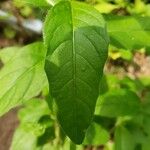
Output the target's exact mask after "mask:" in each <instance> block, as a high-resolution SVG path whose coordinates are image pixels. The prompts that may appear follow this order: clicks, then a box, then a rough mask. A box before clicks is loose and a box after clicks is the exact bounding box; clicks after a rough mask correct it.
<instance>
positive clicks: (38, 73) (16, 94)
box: [0, 42, 47, 115]
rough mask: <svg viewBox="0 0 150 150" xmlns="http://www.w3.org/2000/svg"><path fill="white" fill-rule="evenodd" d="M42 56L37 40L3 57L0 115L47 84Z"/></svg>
mask: <svg viewBox="0 0 150 150" xmlns="http://www.w3.org/2000/svg"><path fill="white" fill-rule="evenodd" d="M12 50H13V49H12ZM15 50H16V49H15ZM12 56H13V54H12ZM44 58H45V49H44V47H43V43H40V42H38V43H34V44H31V45H27V46H25V47H23V48H21V49H20V50H18V51H17V53H16V55H15V56H13V58H12V59H10V60H9V58H6V59H5V61H6V62H7V63H5V65H4V67H2V69H1V70H0V115H3V114H4V113H6V112H7V111H9V110H10V109H11V108H12V107H15V106H17V105H20V104H22V103H24V102H25V101H27V100H28V99H30V98H32V97H34V96H36V95H37V94H39V92H40V91H41V90H42V89H43V87H44V86H45V85H46V84H47V79H46V76H45V72H44ZM8 60H9V61H8Z"/></svg>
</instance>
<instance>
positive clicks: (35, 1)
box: [14, 0, 54, 7]
mask: <svg viewBox="0 0 150 150" xmlns="http://www.w3.org/2000/svg"><path fill="white" fill-rule="evenodd" d="M14 3H16V5H17V4H18V3H21V4H24V5H33V6H36V7H49V6H50V5H54V0H14Z"/></svg>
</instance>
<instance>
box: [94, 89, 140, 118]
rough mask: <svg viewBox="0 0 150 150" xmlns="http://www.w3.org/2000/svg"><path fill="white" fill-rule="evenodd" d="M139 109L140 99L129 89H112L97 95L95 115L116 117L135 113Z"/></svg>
mask: <svg viewBox="0 0 150 150" xmlns="http://www.w3.org/2000/svg"><path fill="white" fill-rule="evenodd" d="M139 109H140V99H139V97H138V96H137V95H136V94H135V93H134V92H132V91H129V90H125V89H124V90H112V91H109V92H107V93H106V94H104V95H102V96H100V97H99V99H98V102H97V104H96V111H95V114H96V115H101V116H106V117H118V116H125V115H135V114H137V113H138V112H139Z"/></svg>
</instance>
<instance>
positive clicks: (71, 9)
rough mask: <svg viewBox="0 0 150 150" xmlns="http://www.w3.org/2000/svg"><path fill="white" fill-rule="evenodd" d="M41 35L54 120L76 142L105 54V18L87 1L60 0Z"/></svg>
mask: <svg viewBox="0 0 150 150" xmlns="http://www.w3.org/2000/svg"><path fill="white" fill-rule="evenodd" d="M60 12H61V13H60ZM44 39H45V45H46V47H47V50H48V51H47V57H46V64H45V70H46V74H47V77H48V80H49V85H50V92H51V94H52V96H53V97H54V98H55V100H56V103H57V107H58V112H57V115H58V120H59V122H60V124H61V126H62V128H63V129H64V131H65V132H66V134H67V135H68V136H69V137H70V138H71V139H72V141H74V142H75V143H76V144H80V143H82V141H83V138H84V135H85V131H86V129H87V128H88V126H89V124H90V122H91V120H92V118H93V112H94V108H95V103H96V99H97V97H98V93H99V82H100V78H101V76H102V72H103V66H104V63H105V61H106V58H107V48H108V36H107V33H106V27H105V21H104V19H103V18H102V16H101V14H100V13H99V12H98V11H96V10H95V9H94V8H92V7H90V6H88V5H85V4H82V3H77V2H69V1H63V2H60V3H58V4H57V5H55V6H54V7H53V8H52V9H51V10H50V12H49V13H48V15H47V18H46V22H45V27H44Z"/></svg>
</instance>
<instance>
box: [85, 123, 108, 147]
mask: <svg viewBox="0 0 150 150" xmlns="http://www.w3.org/2000/svg"><path fill="white" fill-rule="evenodd" d="M109 138H110V137H109V132H108V131H107V130H105V129H104V128H103V127H101V126H100V125H99V124H97V123H94V122H93V123H92V124H91V125H90V126H89V128H88V129H87V131H86V136H85V139H84V142H83V144H84V145H97V146H98V145H103V144H106V143H107V142H108V141H109Z"/></svg>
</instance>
